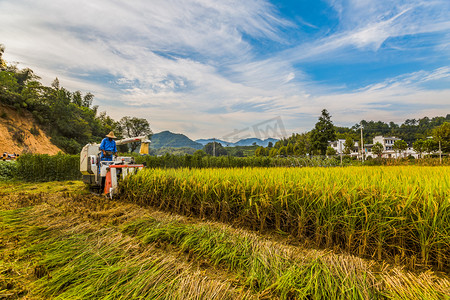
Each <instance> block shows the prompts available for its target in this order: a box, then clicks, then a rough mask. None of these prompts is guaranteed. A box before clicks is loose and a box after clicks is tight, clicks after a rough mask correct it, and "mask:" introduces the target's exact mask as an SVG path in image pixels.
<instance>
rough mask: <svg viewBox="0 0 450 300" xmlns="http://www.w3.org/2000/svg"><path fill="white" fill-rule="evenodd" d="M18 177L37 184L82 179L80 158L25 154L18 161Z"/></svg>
mask: <svg viewBox="0 0 450 300" xmlns="http://www.w3.org/2000/svg"><path fill="white" fill-rule="evenodd" d="M16 177H17V179H20V180H24V181H35V182H39V181H40V182H43V181H62V180H77V179H81V173H80V156H79V155H67V154H61V153H60V154H57V155H53V156H50V155H47V154H24V155H21V156H20V157H19V159H18V160H17V176H16Z"/></svg>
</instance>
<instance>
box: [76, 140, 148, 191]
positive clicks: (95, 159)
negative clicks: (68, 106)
mask: <svg viewBox="0 0 450 300" xmlns="http://www.w3.org/2000/svg"><path fill="white" fill-rule="evenodd" d="M133 142H140V143H141V148H140V151H139V154H141V155H145V154H148V148H149V145H150V140H148V139H147V137H146V136H138V137H133V138H127V139H122V140H118V141H116V145H124V144H128V143H133ZM143 168H144V165H141V164H135V162H134V158H133V157H127V156H116V157H114V158H113V160H112V161H101V160H100V144H87V145H86V146H84V147H83V149H82V150H81V154H80V171H81V174H82V175H83V182H84V183H86V184H88V185H89V189H90V190H91V191H94V192H97V193H99V194H105V195H107V196H109V197H111V198H112V197H113V196H114V194H116V193H117V187H118V182H119V181H120V180H122V179H124V178H125V177H126V176H128V175H129V174H133V173H135V172H137V171H138V170H140V169H143Z"/></svg>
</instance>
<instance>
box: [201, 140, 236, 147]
mask: <svg viewBox="0 0 450 300" xmlns="http://www.w3.org/2000/svg"><path fill="white" fill-rule="evenodd" d="M195 141H196V142H197V143H200V144H202V145H203V146H204V145H206V144H208V143H212V142H213V141H214V139H199V140H195ZM216 143H220V144H222V146H224V147H234V143H230V142H226V141H223V140H218V139H216Z"/></svg>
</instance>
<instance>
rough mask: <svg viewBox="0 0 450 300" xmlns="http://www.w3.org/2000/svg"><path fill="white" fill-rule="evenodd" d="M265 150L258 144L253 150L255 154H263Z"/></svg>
mask: <svg viewBox="0 0 450 300" xmlns="http://www.w3.org/2000/svg"><path fill="white" fill-rule="evenodd" d="M265 154H266V152H265V149H264V147H263V146H259V147H258V148H256V150H255V156H265Z"/></svg>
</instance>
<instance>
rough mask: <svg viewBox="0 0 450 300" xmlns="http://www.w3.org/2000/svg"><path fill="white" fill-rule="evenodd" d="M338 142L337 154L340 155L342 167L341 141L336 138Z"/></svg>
mask: <svg viewBox="0 0 450 300" xmlns="http://www.w3.org/2000/svg"><path fill="white" fill-rule="evenodd" d="M338 143H339V155H340V156H341V167H342V143H341V141H340V140H339V139H338Z"/></svg>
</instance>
